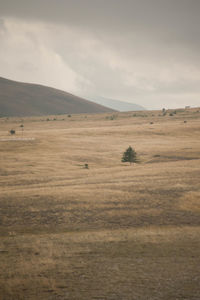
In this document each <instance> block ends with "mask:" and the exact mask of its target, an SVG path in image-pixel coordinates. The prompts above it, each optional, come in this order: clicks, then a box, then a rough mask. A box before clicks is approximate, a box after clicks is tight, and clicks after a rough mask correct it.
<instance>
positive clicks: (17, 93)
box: [0, 77, 113, 117]
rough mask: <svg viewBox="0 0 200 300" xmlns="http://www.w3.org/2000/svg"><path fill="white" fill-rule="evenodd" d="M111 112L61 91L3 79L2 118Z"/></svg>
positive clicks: (0, 91)
mask: <svg viewBox="0 0 200 300" xmlns="http://www.w3.org/2000/svg"><path fill="white" fill-rule="evenodd" d="M111 111H113V110H112V109H110V108H107V107H104V106H102V105H99V104H96V103H93V102H91V101H88V100H85V99H83V98H80V97H77V96H74V95H72V94H70V93H67V92H64V91H61V90H57V89H54V88H50V87H46V86H42V85H37V84H29V83H22V82H16V81H12V80H8V79H5V78H2V77H0V117H4V116H6V117H8V116H18V117H23V116H39V115H54V114H61V113H62V114H65V113H66V114H79V113H105V112H111Z"/></svg>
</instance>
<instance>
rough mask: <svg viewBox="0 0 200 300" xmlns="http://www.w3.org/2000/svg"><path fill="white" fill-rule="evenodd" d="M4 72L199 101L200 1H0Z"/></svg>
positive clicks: (134, 95)
mask: <svg viewBox="0 0 200 300" xmlns="http://www.w3.org/2000/svg"><path fill="white" fill-rule="evenodd" d="M0 76H2V77H6V78H10V79H13V80H18V81H25V82H33V83H39V84H44V85H48V86H52V87H55V88H59V89H63V90H65V91H67V92H71V93H73V94H76V95H79V96H83V97H86V98H87V97H88V98H90V99H92V98H93V97H94V98H95V97H97V96H102V97H107V98H112V99H119V100H122V101H128V102H132V103H137V104H140V105H143V106H145V107H146V108H148V109H151V108H152V109H156V108H163V107H165V108H175V107H184V106H186V105H191V106H200V0H57V1H56V0H34V1H33V0H17V1H14V0H0Z"/></svg>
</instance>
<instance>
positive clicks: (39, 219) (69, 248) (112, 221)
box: [0, 109, 200, 300]
mask: <svg viewBox="0 0 200 300" xmlns="http://www.w3.org/2000/svg"><path fill="white" fill-rule="evenodd" d="M169 113H170V112H167V115H166V116H163V115H162V112H161V111H153V112H150V111H148V112H136V113H135V112H128V113H115V114H114V115H111V114H100V115H72V116H71V117H69V116H67V115H62V116H61V115H60V116H48V117H35V118H24V119H23V124H24V132H23V137H22V128H21V127H20V125H21V124H22V120H21V119H18V118H9V119H6V118H1V119H0V299H2V300H18V299H19V300H22V299H30V300H32V299H38V300H43V299H48V300H49V299H69V300H71V299H72V300H73V299H75V300H90V299H98V300H100V299H101V300H161V299H162V300H175V299H188V300H189V299H190V300H199V299H200V268H199V266H200V255H199V254H200V139H199V137H200V109H187V110H184V109H183V110H177V111H176V114H174V115H173V116H170V115H169ZM47 118H48V119H49V120H48V121H47ZM184 121H187V122H184ZM12 128H13V129H15V130H16V136H10V135H9V134H8V131H9V130H10V129H12ZM21 137H22V138H34V139H33V140H15V139H16V138H21ZM6 139H9V140H8V141H6ZM129 145H130V146H132V147H133V148H134V149H135V150H136V152H137V153H138V156H139V159H140V163H139V164H132V165H131V166H130V165H129V164H128V163H121V157H122V154H123V152H124V151H125V149H126V148H128V146H129ZM86 163H87V164H88V165H89V169H85V168H84V164H86Z"/></svg>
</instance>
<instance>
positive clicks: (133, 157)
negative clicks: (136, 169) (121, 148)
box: [122, 146, 138, 165]
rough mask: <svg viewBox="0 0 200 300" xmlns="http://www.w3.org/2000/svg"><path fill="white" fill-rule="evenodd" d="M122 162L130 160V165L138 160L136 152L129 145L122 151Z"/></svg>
mask: <svg viewBox="0 0 200 300" xmlns="http://www.w3.org/2000/svg"><path fill="white" fill-rule="evenodd" d="M122 162H130V165H131V164H132V163H137V162H138V159H137V153H136V152H135V150H134V149H133V148H132V147H131V146H129V147H128V148H127V149H126V151H125V152H124V154H123V156H122Z"/></svg>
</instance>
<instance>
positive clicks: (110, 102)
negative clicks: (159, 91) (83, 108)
mask: <svg viewBox="0 0 200 300" xmlns="http://www.w3.org/2000/svg"><path fill="white" fill-rule="evenodd" d="M93 101H94V102H96V103H98V104H101V105H105V106H107V107H110V108H112V109H114V110H118V111H134V110H146V108H144V107H143V106H141V105H138V104H134V103H129V102H123V101H120V100H114V99H109V98H103V97H95V98H94V100H93Z"/></svg>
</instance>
